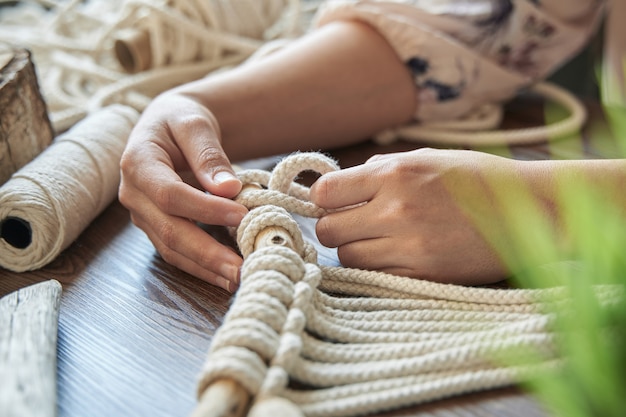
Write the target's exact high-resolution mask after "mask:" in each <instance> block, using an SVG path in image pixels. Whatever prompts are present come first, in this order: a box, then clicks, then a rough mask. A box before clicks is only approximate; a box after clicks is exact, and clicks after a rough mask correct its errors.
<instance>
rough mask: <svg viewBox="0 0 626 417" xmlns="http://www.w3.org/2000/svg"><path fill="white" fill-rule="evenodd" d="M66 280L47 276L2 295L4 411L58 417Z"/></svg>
mask: <svg viewBox="0 0 626 417" xmlns="http://www.w3.org/2000/svg"><path fill="white" fill-rule="evenodd" d="M60 301H61V284H59V282H58V281H56V280H49V281H44V282H41V283H39V284H35V285H31V286H29V287H26V288H22V289H20V290H18V291H15V292H12V293H10V294H8V295H6V296H4V297H3V298H1V299H0V415H2V416H3V417H54V416H56V414H57V408H56V367H57V328H58V317H59V305H60Z"/></svg>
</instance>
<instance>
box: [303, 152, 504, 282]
mask: <svg viewBox="0 0 626 417" xmlns="http://www.w3.org/2000/svg"><path fill="white" fill-rule="evenodd" d="M513 164H514V161H513V160H509V159H505V158H501V157H497V156H493V155H488V154H484V153H480V152H473V151H457V150H434V149H419V150H416V151H411V152H405V153H396V154H388V155H376V156H374V157H372V158H370V159H369V160H368V161H367V162H366V163H365V164H363V165H360V166H357V167H353V168H348V169H344V170H341V171H337V172H332V173H329V174H326V175H324V176H322V177H321V178H320V179H319V180H318V181H317V182H316V183H315V184H314V185H313V187H312V188H311V199H312V201H313V202H314V203H316V204H317V205H319V206H321V207H323V208H326V209H329V210H331V213H330V214H327V215H325V216H324V217H322V218H321V219H320V220H319V221H318V223H317V228H316V232H317V235H318V238H319V240H320V242H321V243H322V244H323V245H325V246H329V247H338V256H339V259H340V261H341V262H342V264H343V265H344V266H347V267H353V268H362V269H370V270H380V271H385V272H388V273H393V274H397V275H403V276H411V277H416V278H423V279H428V280H433V281H439V282H449V283H457V284H484V283H489V282H495V281H498V280H501V279H503V278H504V277H505V274H506V269H505V268H504V266H503V265H502V263H501V261H500V259H499V257H498V256H497V254H496V253H495V251H494V249H493V248H492V246H491V245H489V244H488V243H487V241H486V239H485V237H484V235H483V233H482V232H481V230H479V228H478V227H476V223H475V220H478V221H481V222H484V224H491V225H492V226H493V225H494V224H495V223H497V222H499V221H500V220H501V217H499V215H498V214H497V213H496V212H495V209H494V204H493V198H492V196H491V192H490V189H489V187H488V186H487V185H486V184H487V182H488V179H491V178H505V177H508V178H514V177H515V175H514V171H513V169H514V165H513ZM493 229H494V230H497V227H494V228H493ZM491 232H493V230H491Z"/></svg>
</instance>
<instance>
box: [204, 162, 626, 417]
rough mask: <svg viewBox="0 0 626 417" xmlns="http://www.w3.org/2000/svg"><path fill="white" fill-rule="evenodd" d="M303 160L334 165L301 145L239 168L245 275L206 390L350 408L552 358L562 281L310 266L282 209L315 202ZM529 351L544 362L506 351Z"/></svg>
mask: <svg viewBox="0 0 626 417" xmlns="http://www.w3.org/2000/svg"><path fill="white" fill-rule="evenodd" d="M309 169H311V170H314V171H318V172H320V173H324V172H329V171H332V170H334V169H337V167H336V165H335V164H334V162H333V161H331V160H330V159H328V158H325V157H324V156H322V155H320V154H295V155H292V156H290V157H287V158H285V159H284V160H283V161H281V162H280V163H279V164H278V165H277V166H276V167H275V169H274V170H273V172H272V174H269V173H267V172H263V171H246V172H243V173H241V178H242V180H243V181H244V182H246V183H248V184H250V183H253V184H254V185H253V186H250V187H244V189H243V190H242V192H241V194H240V195H239V196H238V197H237V201H239V202H242V203H243V204H246V205H247V206H248V207H250V208H252V210H251V211H250V212H249V214H248V216H246V218H245V219H244V221H243V222H242V224H241V225H240V226H239V228H238V229H237V242H238V244H239V247H240V249H241V252H242V254H243V256H244V264H243V267H242V273H241V286H240V289H239V291H238V293H237V294H236V298H235V300H234V302H233V304H232V307H231V308H230V310H229V312H228V313H227V315H226V317H225V319H224V323H223V325H222V326H221V327H220V329H218V331H217V332H216V334H215V336H214V339H213V341H212V344H211V348H210V351H209V354H208V358H207V361H206V363H205V366H204V368H203V370H202V373H201V377H200V381H199V385H198V395H199V398H201V401H202V398H204V396H205V395H206V393H207V392H208V391H210V390H211V387H212V384H214V383H215V382H216V381H220V380H223V379H234V380H235V381H236V383H237V384H238V385H239V386H241V387H243V389H244V390H245V391H246V392H247V393H248V394H249V395H251V396H252V397H253V398H255V404H254V405H253V407H252V409H251V411H250V414H249V415H253V416H267V415H269V414H270V413H271V411H268V410H269V408H271V407H273V406H276V403H275V402H273V400H274V399H277V398H278V399H280V402H279V404H280V407H282V408H281V411H280V412H279V414H280V415H281V416H283V415H284V416H290V415H301V414H304V415H306V416H337V417H339V416H355V415H360V414H366V413H372V412H378V411H383V410H388V409H393V408H398V407H403V406H408V405H414V404H418V403H422V402H426V401H431V400H435V399H440V398H444V397H448V396H452V395H458V394H461V393H467V392H471V391H477V390H484V389H490V388H496V387H502V386H506V385H511V384H514V383H516V382H519V381H520V380H522V379H524V378H525V377H527V376H528V375H529V374H531V373H532V372H533V371H534V369H535V367H536V366H542V367H553V366H558V365H559V362H560V361H561V358H559V357H558V355H557V354H556V352H555V350H554V346H553V341H554V340H553V339H554V337H555V336H554V335H553V333H552V332H551V327H550V326H551V323H552V321H553V319H554V318H553V316H552V315H551V313H549V311H550V309H549V308H548V307H549V306H550V305H554V304H555V303H563V302H565V299H566V294H565V292H564V290H563V289H560V288H555V289H548V290H531V289H488V288H475V287H464V286H457V285H449V284H438V283H433V282H428V281H423V280H418V279H411V278H405V277H399V276H393V275H389V274H385V273H380V272H374V271H362V270H356V269H349V268H337V267H325V266H320V265H318V264H317V261H316V252H315V249H314V248H313V246H312V245H311V244H310V243H309V242H306V241H304V240H303V238H302V236H301V234H300V232H299V229H298V225H297V223H296V222H295V221H294V220H293V218H292V217H291V216H290V214H289V212H292V213H297V214H300V215H304V216H319V215H320V214H321V213H322V210H321V209H320V208H317V207H315V206H314V205H312V204H311V203H310V202H309V201H306V200H307V196H308V189H307V188H306V187H303V186H300V185H298V184H296V183H294V182H293V180H294V178H295V177H296V176H297V174H298V173H299V172H301V171H304V170H309ZM266 232H267V234H266ZM614 290H615V289H614V288H608V287H598V288H596V292H597V296H598V298H599V299H600V300H602V302H607V303H608V302H614V301H615V300H617V299H619V298H620V297H622V296H623V294H622V292H621V290H620V291H619V292H615V291H614ZM528 349H532V350H533V352H535V353H537V354H538V355H540V357H541V358H542V360H543V363H542V364H541V365H531V364H528V363H526V364H524V363H518V364H516V363H506V362H505V361H504V360H503V358H504V356H503V355H504V353H507V352H508V353H509V354H516V353H519V352H522V351H524V350H528ZM203 409H204V410H206V408H203ZM208 415H212V414H204V413H196V414H194V416H208Z"/></svg>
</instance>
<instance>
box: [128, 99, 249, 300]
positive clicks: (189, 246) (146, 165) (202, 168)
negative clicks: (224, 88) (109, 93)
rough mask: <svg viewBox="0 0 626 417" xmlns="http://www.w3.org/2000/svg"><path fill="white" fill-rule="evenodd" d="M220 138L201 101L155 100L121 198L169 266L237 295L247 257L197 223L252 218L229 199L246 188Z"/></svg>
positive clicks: (138, 133) (136, 141)
mask: <svg viewBox="0 0 626 417" xmlns="http://www.w3.org/2000/svg"><path fill="white" fill-rule="evenodd" d="M219 136H220V131H219V126H218V124H217V122H216V120H215V118H214V117H213V115H212V114H211V113H210V112H209V111H208V110H207V108H206V107H204V106H202V105H200V104H199V103H197V102H196V101H195V100H193V99H191V98H189V97H188V96H185V95H183V94H179V93H176V92H170V93H166V94H163V95H161V96H160V97H158V98H156V99H155V100H154V101H153V102H152V103H151V104H150V105H149V106H148V108H147V109H146V110H145V111H144V113H143V114H142V116H141V118H140V120H139V122H138V124H137V125H136V126H135V128H134V129H133V131H132V133H131V135H130V138H129V142H128V145H127V147H126V150H125V152H124V154H123V156H122V162H121V175H122V182H121V185H120V190H119V198H120V201H121V203H122V204H123V205H124V206H125V207H126V208H128V210H129V211H130V213H131V219H132V221H133V223H134V224H135V225H137V226H138V227H139V228H141V229H142V230H143V231H144V232H145V233H146V234H147V235H148V237H149V239H150V240H151V241H152V243H153V244H154V246H155V247H156V249H157V250H158V252H159V253H160V254H161V256H162V257H163V259H164V260H165V261H166V262H168V263H170V264H172V265H175V266H177V267H178V268H180V269H182V270H184V271H186V272H187V273H189V274H192V275H194V276H196V277H199V278H201V279H203V280H205V281H208V282H209V283H211V284H213V285H217V286H219V287H222V288H224V289H226V290H228V291H230V292H232V291H234V290H235V289H236V288H237V283H238V279H239V267H240V266H241V263H242V260H241V258H240V257H239V256H238V255H237V254H236V253H235V252H234V251H233V250H232V249H230V248H228V247H225V246H223V245H221V244H220V243H218V242H217V241H216V240H215V239H213V238H212V237H211V236H210V235H209V234H208V233H206V232H205V231H204V230H202V229H201V228H200V227H199V226H198V225H197V224H196V222H200V223H204V224H209V225H221V226H237V225H239V223H240V221H241V219H242V218H243V216H244V215H245V214H246V213H247V209H246V208H245V207H244V206H242V205H240V204H238V203H235V202H234V201H232V200H230V198H232V197H234V196H235V195H237V193H238V192H239V190H240V189H241V183H240V181H239V180H238V179H237V177H236V176H235V175H234V172H233V169H232V167H231V165H230V162H229V160H228V158H227V157H226V155H225V154H224V151H223V150H222V147H221V144H220V139H219ZM185 173H187V174H191V175H189V177H190V179H188V182H185V181H184V180H183V177H184V174H185ZM191 183H194V185H193V186H192V185H191ZM204 190H206V191H208V192H209V193H206V192H205V191H204Z"/></svg>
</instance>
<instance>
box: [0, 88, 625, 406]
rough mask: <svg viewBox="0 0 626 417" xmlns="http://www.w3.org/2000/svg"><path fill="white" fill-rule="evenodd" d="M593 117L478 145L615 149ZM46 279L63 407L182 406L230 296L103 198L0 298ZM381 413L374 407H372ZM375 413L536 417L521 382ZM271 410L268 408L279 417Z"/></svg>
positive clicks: (558, 154)
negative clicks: (46, 259) (579, 127)
mask: <svg viewBox="0 0 626 417" xmlns="http://www.w3.org/2000/svg"><path fill="white" fill-rule="evenodd" d="M589 107H590V110H591V115H592V120H594V123H592V126H591V127H590V128H589V129H586V131H585V132H584V134H583V135H581V136H576V137H572V138H568V139H565V140H560V141H558V142H552V143H550V144H548V143H541V144H537V145H533V146H518V147H494V148H490V149H485V151H488V152H493V153H496V154H500V155H503V156H508V157H514V158H521V159H538V158H582V157H585V158H587V157H605V156H611V155H612V154H613V152H614V150H615V147H614V145H613V144H612V142H611V141H610V140H606V136H607V135H606V134H605V132H603V131H602V129H601V128H600V127H598V126H600V125H599V124H598V123H600V122H601V119H602V117H601V112H600V108H599V106H598V105H597V104H596V103H589ZM542 119H543V111H542V106H541V103H539V102H536V101H534V100H517V101H516V102H514V103H512V104H511V105H509V106H508V107H507V115H506V123H505V127H523V126H528V125H534V124H536V123H540V122H541V121H542ZM419 146H423V145H416V144H407V143H396V144H393V145H390V146H385V147H380V146H377V145H374V144H372V143H364V144H362V145H359V146H355V147H350V148H346V149H340V150H335V151H333V154H334V155H335V156H337V157H338V158H339V160H340V162H341V164H342V166H349V165H352V164H355V163H358V162H360V161H363V160H364V159H366V158H367V157H369V156H370V155H373V154H375V153H383V152H393V151H398V150H405V149H408V148H415V147H419ZM51 278H54V279H56V280H58V281H60V282H61V283H62V285H63V296H62V300H61V311H60V317H59V333H58V406H59V416H61V417H86V416H89V417H105V416H106V417H110V416H127V417H131V416H150V417H165V416H188V415H189V414H190V412H191V411H192V409H193V408H194V406H195V404H196V398H195V389H196V381H197V377H198V374H199V371H200V369H201V366H202V364H203V363H204V360H205V356H206V352H207V350H208V347H209V344H210V342H211V338H212V335H213V334H214V332H215V330H216V329H217V328H218V326H219V325H220V323H221V321H222V319H223V317H224V314H225V313H226V311H227V309H228V307H229V303H230V302H231V296H230V295H229V294H228V293H226V292H225V291H223V290H221V289H218V288H215V287H213V286H211V285H209V284H207V283H205V282H202V281H200V280H198V279H196V278H194V277H192V276H190V275H187V274H185V273H183V272H181V271H180V270H177V269H176V268H174V267H172V266H170V265H168V264H167V263H165V262H164V261H163V260H162V259H161V258H160V257H159V256H158V254H157V253H156V252H155V250H154V248H153V246H152V244H151V243H150V241H149V240H148V239H147V237H146V236H145V235H144V233H143V232H142V231H141V230H139V229H138V228H137V227H135V226H134V225H133V224H132V223H131V221H130V218H129V214H128V212H127V211H126V210H125V209H124V208H123V207H122V206H121V205H120V204H119V203H118V202H114V203H113V204H111V205H110V206H109V207H108V208H107V209H106V210H105V211H104V212H103V213H102V214H101V215H100V216H99V217H98V218H97V219H96V220H95V221H94V222H93V223H92V224H91V225H90V227H89V228H88V229H87V230H86V231H85V232H84V233H83V234H82V235H81V236H80V237H79V238H78V239H77V240H76V241H75V242H74V243H73V244H72V245H71V246H70V247H69V248H68V249H67V250H65V251H64V252H63V253H62V254H61V255H60V256H59V257H58V258H57V259H56V260H55V261H54V262H52V263H51V264H49V265H48V266H46V267H44V268H42V269H40V270H37V271H33V272H27V273H12V272H9V271H6V270H2V269H0V296H1V295H4V294H7V293H9V292H11V291H14V290H16V289H18V288H20V287H23V286H27V285H29V284H33V283H36V282H40V281H43V280H47V279H51ZM381 415H382V414H381ZM384 415H385V416H416V417H417V416H420V417H425V416H441V417H443V416H447V417H451V416H466V417H470V416H481V417H482V416H498V417H506V416H511V417H512V416H524V417H532V416H544V415H545V413H544V412H543V411H542V408H541V406H540V405H539V404H538V403H537V402H536V401H535V400H534V398H533V397H532V396H531V395H529V394H527V393H525V392H524V391H523V390H522V389H521V388H517V387H511V388H507V389H499V390H492V391H487V392H481V393H476V394H470V395H463V396H458V397H455V398H451V399H447V400H442V401H436V402H432V403H428V404H423V405H420V406H416V407H412V408H410V409H404V410H399V411H395V412H391V413H386V414H384ZM277 417H278V416H277Z"/></svg>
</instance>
